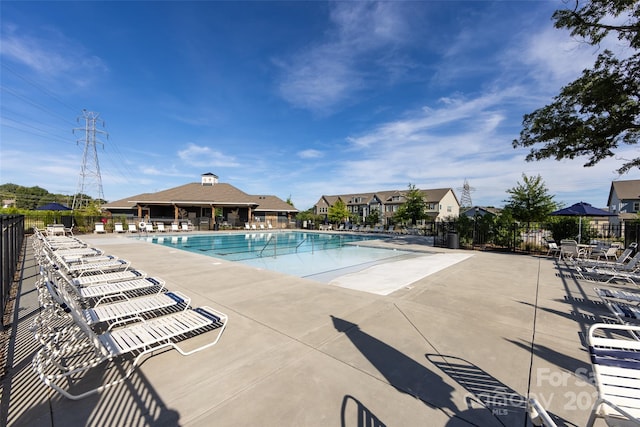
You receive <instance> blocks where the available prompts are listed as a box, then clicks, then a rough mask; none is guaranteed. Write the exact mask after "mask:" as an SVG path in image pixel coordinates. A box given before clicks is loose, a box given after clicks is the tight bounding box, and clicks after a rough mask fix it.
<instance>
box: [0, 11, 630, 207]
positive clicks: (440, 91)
mask: <svg viewBox="0 0 640 427" xmlns="http://www.w3.org/2000/svg"><path fill="white" fill-rule="evenodd" d="M561 7H565V3H564V2H562V1H548V2H545V1H498V2H489V1H466V2H457V1H411V2H401V1H389V2H383V3H374V2H364V1H357V2H352V1H350V2H346V1H345V2H321V1H296V2H286V1H274V2H271V1H252V2H240V1H238V2H235V1H228V2H212V1H198V2H169V1H164V2H150V1H140V2H124V1H118V2H93V1H88V2H85V1H82V2H72V1H62V2H55V1H53V2H12V1H3V2H1V3H0V8H1V11H0V12H1V14H0V19H1V24H2V25H1V37H2V41H1V43H0V61H1V68H0V72H1V86H2V91H1V92H0V96H1V99H0V103H1V113H2V118H1V123H0V125H1V127H0V137H1V138H0V144H1V146H0V150H1V155H0V183H8V182H11V183H14V184H19V185H25V186H35V185H37V186H40V187H43V188H46V189H47V190H49V191H51V192H55V193H63V194H69V195H72V194H73V193H75V191H76V189H77V188H78V181H79V176H80V167H81V163H82V153H83V145H82V144H78V143H77V141H78V140H81V139H82V137H83V134H82V133H81V132H80V133H78V132H76V133H75V134H74V133H73V129H74V128H79V127H82V126H83V122H80V123H79V122H78V121H77V119H78V118H79V117H81V116H82V111H83V110H84V109H86V110H88V111H91V112H97V113H99V114H100V118H101V119H102V120H104V122H105V127H104V128H100V129H103V130H104V131H106V132H108V138H105V137H102V138H100V139H99V140H100V141H102V142H104V145H103V146H102V145H99V146H98V158H99V165H100V172H101V177H102V184H103V189H104V195H105V198H106V199H107V200H109V201H113V200H118V199H121V198H125V197H127V196H132V195H135V194H139V193H143V192H153V191H159V190H162V189H166V188H171V187H174V186H178V185H182V184H185V183H188V182H197V181H199V179H200V174H202V173H205V172H213V173H215V174H216V175H218V176H219V179H220V181H221V182H227V183H230V184H232V185H234V186H236V187H238V188H240V189H242V190H243V191H245V192H247V193H250V194H273V195H276V196H278V197H280V198H282V199H287V198H288V197H291V199H292V201H293V202H294V204H295V206H296V207H297V208H298V209H300V210H304V209H307V208H309V207H311V206H312V205H313V204H314V203H315V202H316V201H317V200H318V198H319V197H320V196H321V195H322V194H342V193H351V192H370V191H377V190H391V189H406V188H407V187H408V185H409V184H413V185H416V186H417V187H419V188H424V189H428V188H447V187H450V188H453V189H454V191H455V192H456V194H457V195H458V197H460V195H461V190H460V189H461V187H462V185H463V183H464V180H465V179H467V180H468V182H469V184H470V185H471V186H472V187H473V188H474V191H473V192H472V193H471V196H472V199H473V203H474V204H478V205H493V206H502V205H503V201H504V200H505V199H506V198H507V197H508V194H507V193H506V190H507V189H509V188H512V187H514V186H515V185H516V184H517V183H518V182H522V174H523V173H524V174H526V175H538V174H540V175H541V176H542V178H543V180H544V181H545V183H546V185H547V187H548V188H549V191H550V193H551V194H553V195H555V200H556V201H558V202H561V203H565V204H566V205H569V204H572V203H574V202H577V201H580V200H583V201H586V202H589V203H592V204H593V205H595V206H600V207H604V206H605V205H606V203H607V197H608V193H609V188H610V185H611V181H612V180H615V179H639V178H640V173H639V172H638V171H633V172H631V173H629V174H627V175H624V176H622V177H619V176H618V175H617V174H616V173H615V169H616V168H617V167H619V166H620V163H621V161H620V160H616V159H615V158H612V159H608V160H605V161H603V162H601V163H600V164H598V165H597V166H595V167H592V168H584V167H583V166H582V165H583V164H584V163H585V162H586V159H576V160H572V161H563V162H557V161H555V160H548V161H542V162H535V163H527V162H525V161H524V157H525V155H526V153H527V150H524V149H517V150H516V149H513V147H512V145H511V141H512V140H513V139H514V138H516V137H517V136H518V134H519V131H520V128H521V123H522V115H523V114H525V113H529V112H532V111H533V110H535V109H536V108H539V107H541V106H543V105H545V104H546V103H548V102H549V101H550V100H551V99H552V97H553V96H554V95H556V94H557V93H558V90H559V89H560V88H561V87H562V86H563V85H565V84H567V83H569V82H570V81H572V80H573V79H575V78H576V77H577V76H578V75H579V74H580V72H581V70H582V69H584V68H586V67H590V66H591V65H592V64H593V61H594V59H595V56H596V55H597V53H598V49H597V48H595V47H593V46H589V45H587V44H585V43H582V42H581V41H579V40H576V39H572V38H571V37H570V35H569V34H568V33H567V32H566V31H561V30H557V29H555V28H553V22H552V20H551V15H552V14H553V11H554V10H555V9H557V8H561ZM603 47H613V48H616V46H615V41H606V42H605V43H604V44H603ZM617 155H618V157H624V158H634V157H637V156H638V153H637V152H636V150H634V149H629V148H628V147H623V149H621V150H620V151H619V152H618V153H617ZM88 184H90V183H88ZM92 188H94V186H91V185H88V187H87V191H86V192H87V193H89V194H91V195H92V196H95V194H94V193H95V192H94V191H93V190H92Z"/></svg>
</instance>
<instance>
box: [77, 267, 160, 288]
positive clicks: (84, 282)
mask: <svg viewBox="0 0 640 427" xmlns="http://www.w3.org/2000/svg"><path fill="white" fill-rule="evenodd" d="M145 277H147V273H145V272H144V271H142V270H136V269H132V268H130V269H128V270H125V271H110V272H108V273H99V274H89V275H86V276H81V277H73V278H69V280H70V281H71V283H72V284H74V285H75V286H94V285H103V284H106V283H116V282H123V281H127V280H137V279H144V278H145Z"/></svg>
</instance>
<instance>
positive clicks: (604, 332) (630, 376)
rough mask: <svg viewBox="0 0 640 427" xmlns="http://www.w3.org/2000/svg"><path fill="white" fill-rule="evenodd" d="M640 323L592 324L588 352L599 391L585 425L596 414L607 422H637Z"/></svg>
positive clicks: (639, 420) (639, 417) (639, 408)
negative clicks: (639, 336)
mask: <svg viewBox="0 0 640 427" xmlns="http://www.w3.org/2000/svg"><path fill="white" fill-rule="evenodd" d="M638 334H640V326H630V325H609V324H605V323H596V324H594V325H591V327H590V328H589V331H588V334H587V342H588V345H589V354H590V356H591V365H592V368H593V374H594V380H595V384H596V389H597V392H598V399H597V400H596V402H595V404H594V406H593V409H592V411H591V415H590V417H589V421H588V422H587V427H592V426H593V424H594V423H595V420H596V419H597V418H602V419H604V420H605V422H606V423H607V425H609V426H632V425H635V426H640V341H638V340H637V339H635V337H637V336H638Z"/></svg>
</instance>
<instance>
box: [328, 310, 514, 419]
mask: <svg viewBox="0 0 640 427" xmlns="http://www.w3.org/2000/svg"><path fill="white" fill-rule="evenodd" d="M331 319H332V320H333V325H334V327H335V328H336V330H337V331H339V332H343V333H344V334H345V335H346V336H347V338H349V340H350V341H351V342H352V343H353V345H355V347H356V348H357V349H358V350H359V351H360V352H361V353H362V355H363V356H365V357H366V358H367V360H368V361H369V362H370V363H371V364H372V365H373V366H374V367H375V368H376V369H377V370H378V372H380V373H381V374H382V375H383V376H384V378H385V379H386V380H387V382H388V383H389V384H390V385H391V386H393V387H394V388H396V389H397V390H398V391H400V392H402V393H406V394H408V395H410V396H413V397H415V398H416V399H419V400H420V401H422V402H423V403H424V404H426V405H428V406H429V407H431V408H434V409H438V410H439V411H441V412H442V413H443V414H445V415H446V416H447V417H448V418H449V421H448V422H447V424H446V426H447V427H458V426H470V425H472V426H483V427H484V426H511V425H516V424H513V423H511V422H509V420H506V421H507V422H506V423H505V422H503V421H502V420H501V419H500V416H502V415H504V414H498V413H492V412H491V409H490V408H488V407H487V406H486V405H484V404H483V403H482V401H481V400H479V399H475V400H476V401H475V402H473V401H470V400H468V399H465V404H466V408H464V409H463V410H460V409H459V408H458V406H457V405H456V404H455V402H454V401H453V396H454V392H455V389H454V388H453V387H452V386H451V385H449V384H447V383H446V382H444V381H443V380H442V377H441V376H439V375H437V374H435V373H434V372H433V371H431V370H430V369H428V368H427V367H425V366H424V365H422V364H421V363H418V362H417V361H415V360H413V359H412V358H410V357H409V356H407V355H405V354H404V353H402V352H400V351H398V350H396V349H395V348H393V347H391V346H390V345H388V344H386V343H384V342H382V341H380V340H378V339H377V338H375V337H373V336H371V335H369V334H367V333H366V332H363V331H362V330H361V329H360V327H359V326H358V325H357V324H354V323H351V322H349V321H346V320H343V319H340V318H337V317H335V316H331ZM427 356H429V355H427ZM432 363H433V362H432ZM445 365H446V363H445ZM436 366H439V367H441V369H442V366H443V363H442V362H441V363H439V364H438V365H436ZM443 371H444V370H443ZM444 372H445V373H452V370H451V369H449V370H448V371H444ZM485 376H486V377H488V378H490V377H489V376H488V375H486V374H485ZM458 378H459V376H458ZM454 379H455V378H454ZM495 382H496V381H495V380H493V383H495ZM470 396H473V394H472V393H470ZM365 409H366V408H364V409H363V411H364V410H365ZM366 411H368V412H369V413H371V412H370V410H368V409H366ZM343 412H344V402H343ZM364 415H365V414H364V413H363V416H364ZM518 415H519V421H520V424H519V425H523V417H524V416H525V411H524V409H523V408H520V409H519V414H518ZM374 417H375V416H374ZM375 419H377V418H375ZM356 425H358V424H356Z"/></svg>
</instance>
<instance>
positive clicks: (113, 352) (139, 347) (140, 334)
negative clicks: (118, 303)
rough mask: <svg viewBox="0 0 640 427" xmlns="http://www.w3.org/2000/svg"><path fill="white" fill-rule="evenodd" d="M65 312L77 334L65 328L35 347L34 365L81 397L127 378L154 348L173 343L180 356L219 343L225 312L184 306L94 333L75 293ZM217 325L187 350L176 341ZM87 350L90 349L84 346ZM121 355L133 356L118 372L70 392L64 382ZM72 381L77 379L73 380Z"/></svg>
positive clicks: (58, 387)
mask: <svg viewBox="0 0 640 427" xmlns="http://www.w3.org/2000/svg"><path fill="white" fill-rule="evenodd" d="M65 303H66V304H67V306H68V308H69V314H70V315H71V317H72V318H73V321H74V323H75V325H77V327H78V330H79V331H80V332H81V334H68V335H65V336H64V337H63V338H62V340H51V341H49V342H47V343H46V345H43V346H42V348H41V349H40V350H38V351H37V352H36V354H35V355H34V357H33V361H32V364H31V365H32V368H33V370H34V372H35V373H36V374H37V375H38V377H39V378H40V380H41V381H42V382H43V383H45V384H46V385H47V386H49V387H51V388H52V389H54V390H55V391H57V392H59V393H60V394H62V395H63V396H65V397H67V398H69V399H72V400H79V399H82V398H84V397H87V396H89V395H91V394H94V393H97V392H100V391H103V390H106V389H107V388H109V387H112V386H114V385H116V384H119V383H121V382H123V381H125V380H126V379H127V378H129V377H130V376H131V374H132V373H133V372H134V371H135V369H136V367H137V366H138V364H139V363H140V360H141V359H142V358H143V357H145V356H147V355H150V354H152V353H154V352H156V351H159V350H162V349H170V348H173V349H175V350H177V351H178V352H179V353H180V354H182V355H183V356H188V355H191V354H193V353H196V352H199V351H202V350H204V349H206V348H209V347H212V346H213V345H215V344H217V343H218V341H219V340H220V337H221V336H222V333H223V332H224V330H225V328H226V326H227V320H228V318H227V316H226V315H225V314H223V313H221V312H219V311H217V310H214V309H212V308H210V307H200V308H195V309H192V308H190V309H187V310H184V311H180V312H177V313H172V314H169V315H166V316H161V317H156V318H153V319H149V320H142V319H141V320H140V321H138V322H135V323H129V324H127V325H126V326H123V327H118V328H115V326H116V325H117V323H114V324H112V325H111V326H110V327H109V329H108V330H107V331H106V332H104V333H102V334H96V333H95V332H94V331H93V329H92V328H91V327H90V326H89V324H88V323H87V322H86V320H85V318H84V315H83V312H82V309H81V308H80V306H79V305H78V304H77V303H76V302H75V301H74V300H73V299H65ZM209 331H215V332H216V333H215V335H214V337H213V339H212V340H211V341H209V342H206V343H204V344H202V345H200V346H199V347H197V348H195V349H191V350H185V349H183V348H182V347H181V346H180V345H179V344H178V343H179V342H180V341H182V340H184V339H186V338H190V337H193V336H197V335H202V334H203V333H205V332H209ZM87 350H89V351H87ZM121 356H129V357H131V358H133V360H132V361H131V365H130V367H129V369H128V370H127V371H126V372H125V373H124V375H122V376H121V377H120V378H115V379H113V380H112V381H110V382H107V383H104V384H102V385H100V386H98V387H94V388H92V389H90V390H88V391H84V392H81V393H78V394H72V393H71V392H70V391H69V390H68V389H67V388H65V386H64V385H67V387H68V384H69V383H76V382H78V381H81V378H80V376H81V374H82V373H85V372H87V371H89V370H91V369H93V368H95V367H97V366H99V365H101V364H103V363H104V362H107V361H114V359H116V358H119V357H121ZM74 385H75V384H74Z"/></svg>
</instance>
